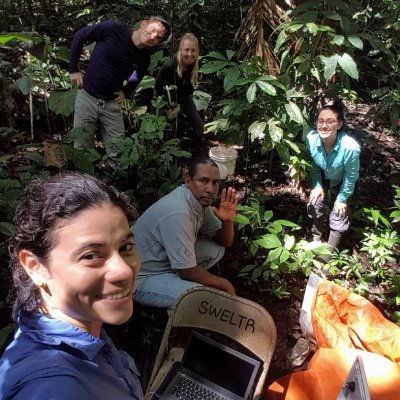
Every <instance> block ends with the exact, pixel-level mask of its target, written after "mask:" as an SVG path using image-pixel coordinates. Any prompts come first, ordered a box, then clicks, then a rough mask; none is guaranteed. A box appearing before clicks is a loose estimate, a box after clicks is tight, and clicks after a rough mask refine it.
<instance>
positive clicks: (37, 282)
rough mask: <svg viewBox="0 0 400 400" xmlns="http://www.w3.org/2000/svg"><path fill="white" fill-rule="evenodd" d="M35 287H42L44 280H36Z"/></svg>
mask: <svg viewBox="0 0 400 400" xmlns="http://www.w3.org/2000/svg"><path fill="white" fill-rule="evenodd" d="M35 285H36V286H37V287H38V288H42V287H43V286H44V280H43V279H38V280H37V281H36V282H35Z"/></svg>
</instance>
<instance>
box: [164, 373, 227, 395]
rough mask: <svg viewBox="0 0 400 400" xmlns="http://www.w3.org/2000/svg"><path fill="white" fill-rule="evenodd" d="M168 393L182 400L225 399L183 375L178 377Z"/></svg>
mask: <svg viewBox="0 0 400 400" xmlns="http://www.w3.org/2000/svg"><path fill="white" fill-rule="evenodd" d="M169 393H170V394H172V395H174V396H176V397H178V398H180V399H182V400H226V398H225V397H222V396H220V395H218V394H217V393H215V392H213V391H212V390H210V389H208V388H207V387H205V386H202V385H200V384H199V383H198V382H195V381H193V380H192V379H190V378H188V377H187V376H184V375H180V376H179V377H178V379H177V381H176V382H175V384H174V386H173V387H172V388H171V390H170V392H169Z"/></svg>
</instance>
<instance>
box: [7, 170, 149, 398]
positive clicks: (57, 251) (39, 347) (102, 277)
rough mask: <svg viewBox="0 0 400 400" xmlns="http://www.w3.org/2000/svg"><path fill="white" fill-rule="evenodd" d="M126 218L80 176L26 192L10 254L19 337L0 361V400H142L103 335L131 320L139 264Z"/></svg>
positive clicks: (132, 371)
mask: <svg viewBox="0 0 400 400" xmlns="http://www.w3.org/2000/svg"><path fill="white" fill-rule="evenodd" d="M130 211H131V208H130V206H129V203H128V201H127V199H126V197H125V196H124V195H122V194H121V193H118V192H117V191H116V190H115V189H113V188H111V187H109V186H107V185H105V184H104V183H102V182H100V181H99V180H98V179H96V178H94V177H92V176H89V175H86V174H81V173H66V174H62V175H58V176H54V177H52V178H50V179H48V180H45V181H43V180H40V181H36V182H34V183H33V184H32V185H30V187H29V188H28V190H27V192H26V194H25V196H24V198H23V199H22V200H21V202H20V204H19V206H18V208H17V211H16V215H15V221H14V222H15V233H14V235H13V238H12V240H11V245H10V267H11V269H12V273H13V289H12V293H11V297H10V298H11V300H12V302H13V317H14V319H15V320H16V321H17V324H18V331H17V332H16V334H15V338H14V340H13V342H12V343H11V344H10V345H9V346H8V348H7V350H6V351H5V353H4V354H3V356H2V358H1V361H0V398H2V399H18V400H22V399H29V400H33V399H80V400H82V399H87V400H89V399H117V398H118V399H142V398H143V393H142V390H141V387H140V383H139V380H138V377H137V372H136V367H135V363H134V361H133V360H132V359H131V358H130V357H129V356H128V355H127V354H126V353H125V352H121V351H118V350H117V349H116V348H115V346H114V344H113V342H112V341H111V339H110V338H109V337H108V336H107V334H106V333H105V331H104V330H103V329H102V325H103V323H108V324H116V325H118V324H122V323H124V322H126V321H127V320H128V319H129V318H130V317H131V315H132V311H133V300H132V288H133V285H134V282H135V279H136V274H137V272H138V270H139V267H140V259H139V257H138V254H137V253H136V251H135V246H134V241H133V235H132V233H131V231H130V229H129V224H128V219H127V215H128V214H129V213H130Z"/></svg>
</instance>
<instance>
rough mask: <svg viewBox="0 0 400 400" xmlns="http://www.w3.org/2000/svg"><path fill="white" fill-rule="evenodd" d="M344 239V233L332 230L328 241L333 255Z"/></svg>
mask: <svg viewBox="0 0 400 400" xmlns="http://www.w3.org/2000/svg"><path fill="white" fill-rule="evenodd" d="M342 237H343V232H339V231H334V230H333V229H331V231H330V232H329V239H328V245H329V250H330V252H331V253H332V252H333V251H334V250H335V249H336V247H338V246H339V243H340V242H341V240H342Z"/></svg>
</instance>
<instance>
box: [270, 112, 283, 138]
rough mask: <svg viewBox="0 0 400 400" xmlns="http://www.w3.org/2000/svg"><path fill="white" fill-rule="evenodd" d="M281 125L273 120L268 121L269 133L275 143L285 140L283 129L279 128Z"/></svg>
mask: <svg viewBox="0 0 400 400" xmlns="http://www.w3.org/2000/svg"><path fill="white" fill-rule="evenodd" d="M279 123H280V122H279V121H276V120H274V119H273V118H271V119H270V120H269V121H268V133H269V136H270V138H271V140H272V142H273V143H279V142H280V141H281V140H282V138H283V129H282V128H281V127H280V126H279Z"/></svg>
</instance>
